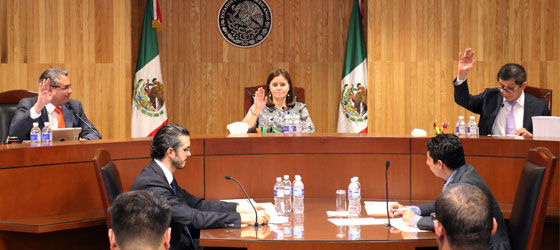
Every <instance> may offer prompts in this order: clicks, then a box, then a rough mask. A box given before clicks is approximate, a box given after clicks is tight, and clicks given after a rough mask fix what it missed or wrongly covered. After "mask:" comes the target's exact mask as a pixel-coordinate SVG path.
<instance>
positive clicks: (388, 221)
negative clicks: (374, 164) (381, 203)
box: [385, 161, 393, 228]
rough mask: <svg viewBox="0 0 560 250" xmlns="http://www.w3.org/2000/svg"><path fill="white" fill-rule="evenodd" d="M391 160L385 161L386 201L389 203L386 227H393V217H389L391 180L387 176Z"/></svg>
mask: <svg viewBox="0 0 560 250" xmlns="http://www.w3.org/2000/svg"><path fill="white" fill-rule="evenodd" d="M390 165H391V162H390V161H386V162H385V202H386V204H387V225H386V226H385V227H389V228H390V227H393V226H392V225H391V219H390V218H389V181H388V178H387V172H389V166H390Z"/></svg>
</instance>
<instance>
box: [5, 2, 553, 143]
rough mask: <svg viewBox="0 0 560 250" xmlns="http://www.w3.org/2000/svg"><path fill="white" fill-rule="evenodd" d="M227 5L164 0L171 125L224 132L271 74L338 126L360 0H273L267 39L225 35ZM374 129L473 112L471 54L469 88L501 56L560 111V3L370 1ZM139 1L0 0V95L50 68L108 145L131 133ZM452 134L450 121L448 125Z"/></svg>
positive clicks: (320, 122) (484, 81) (489, 75)
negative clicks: (547, 91) (351, 25)
mask: <svg viewBox="0 0 560 250" xmlns="http://www.w3.org/2000/svg"><path fill="white" fill-rule="evenodd" d="M222 3H223V1H222V0H189V1H187V0H163V1H161V8H162V14H163V20H164V24H163V28H162V29H161V31H159V32H158V37H159V47H160V54H161V59H162V70H163V82H164V86H165V88H164V93H165V98H166V101H167V104H168V105H169V106H168V112H169V121H170V122H173V123H180V124H183V125H185V126H187V127H188V128H189V129H190V130H191V131H192V133H193V134H197V135H200V134H221V133H225V132H226V131H225V126H226V125H227V124H228V123H230V122H233V121H236V120H241V119H242V117H243V116H244V114H243V88H244V87H247V86H254V85H258V84H263V83H264V81H265V80H266V76H267V74H268V73H269V72H270V71H271V70H273V69H274V68H278V67H282V68H285V69H287V70H289V71H290V73H291V75H292V79H293V81H294V84H295V85H296V86H300V87H304V88H305V89H306V103H307V105H308V108H309V111H310V113H311V117H312V119H313V121H314V123H315V125H316V128H317V130H318V131H319V132H335V131H336V122H337V111H338V106H337V103H338V101H339V95H340V78H341V72H342V64H343V60H344V49H345V44H346V32H347V29H348V22H349V21H348V19H349V16H350V11H351V3H352V0H343V1H342V0H299V1H296V0H267V3H268V4H269V6H270V7H271V8H272V14H273V18H274V24H273V27H272V32H271V34H270V35H269V37H268V38H267V39H266V40H265V41H264V42H263V43H262V44H260V45H258V46H256V47H253V48H250V49H241V48H237V47H234V46H232V45H230V44H229V43H228V42H226V41H225V40H224V39H223V38H222V37H221V35H220V33H219V31H218V29H217V23H216V19H217V12H218V9H219V8H220V6H221V4H222ZM366 4H367V20H366V22H367V42H368V58H369V66H368V68H369V74H368V79H369V88H370V91H368V92H369V95H370V97H369V100H368V105H369V111H370V114H369V117H370V121H369V128H370V133H372V134H378V133H379V134H399V133H408V132H409V131H410V130H411V129H412V128H415V127H419V128H424V129H429V128H430V125H431V123H432V122H433V120H434V119H437V120H438V121H448V122H450V123H454V122H455V120H456V117H457V116H458V115H460V114H461V115H467V116H468V115H470V113H468V112H467V111H466V110H465V109H463V108H460V107H459V106H458V105H456V104H455V103H454V102H453V97H452V95H453V90H452V84H451V81H452V79H453V77H454V76H455V75H456V72H457V70H456V67H457V66H456V65H457V53H458V52H459V51H460V50H464V49H465V48H466V47H472V48H473V49H474V50H475V51H476V53H477V54H476V58H477V63H476V64H475V69H474V70H473V72H471V74H470V75H469V82H470V83H471V85H470V86H471V90H472V91H473V92H476V93H479V92H481V91H482V90H483V89H484V88H486V87H494V86H495V74H496V72H497V70H498V69H499V67H500V66H501V65H502V64H504V63H506V62H517V63H521V64H522V65H524V66H525V67H526V68H527V70H528V82H529V84H530V85H532V86H539V87H545V88H551V89H553V90H554V96H553V100H554V103H553V105H554V106H553V111H554V112H553V114H554V115H559V114H560V96H559V95H560V83H559V82H558V80H557V79H559V78H560V29H559V27H560V1H558V0H540V1H535V0H530V1H528V0H525V1H521V0H511V1H506V0H496V1H487V0H477V1H473V0H461V1H457V0H441V1H437V0H431V1H427V0H416V1H412V0H368V1H366ZM144 5H145V2H144V1H140V0H115V1H112V0H26V1H20V0H0V91H6V90H11V89H30V90H37V89H38V86H37V78H38V76H39V74H40V73H41V72H42V71H43V70H44V69H46V68H48V67H60V68H64V69H66V70H68V71H69V72H70V80H71V82H72V84H73V86H74V87H73V91H74V92H73V98H75V99H78V100H81V101H82V102H83V103H84V108H85V110H86V112H87V114H88V117H89V118H90V120H91V121H92V122H93V123H94V124H95V125H96V127H98V128H99V129H100V131H101V133H102V134H103V136H104V137H105V138H124V137H128V136H130V132H129V131H130V107H131V99H130V96H131V94H130V93H131V85H132V80H133V79H132V78H133V74H134V69H135V67H136V60H137V53H138V52H137V51H138V44H139V39H140V28H141V25H142V23H141V22H142V18H143V13H144ZM451 126H453V124H451Z"/></svg>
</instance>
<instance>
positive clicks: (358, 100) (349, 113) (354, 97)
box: [340, 83, 368, 122]
mask: <svg viewBox="0 0 560 250" xmlns="http://www.w3.org/2000/svg"><path fill="white" fill-rule="evenodd" d="M340 106H341V108H342V112H344V115H345V116H346V119H348V120H351V121H353V122H363V121H366V120H367V118H368V117H367V89H366V88H365V87H364V85H362V84H361V83H358V84H356V85H355V86H354V84H344V87H343V88H342V98H340Z"/></svg>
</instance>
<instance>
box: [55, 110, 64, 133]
mask: <svg viewBox="0 0 560 250" xmlns="http://www.w3.org/2000/svg"><path fill="white" fill-rule="evenodd" d="M54 111H56V113H57V119H58V128H66V124H64V116H63V115H62V110H61V109H60V108H59V107H56V108H55V109H54Z"/></svg>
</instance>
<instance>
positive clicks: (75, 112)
mask: <svg viewBox="0 0 560 250" xmlns="http://www.w3.org/2000/svg"><path fill="white" fill-rule="evenodd" d="M68 109H69V110H70V111H72V113H74V115H75V116H76V117H78V119H80V121H82V122H83V123H84V124H86V126H88V128H89V129H91V131H93V132H94V133H95V134H96V135H97V137H99V139H101V135H100V134H99V132H97V130H95V129H94V128H93V127H91V126H90V125H89V123H88V122H86V121H85V120H84V119H82V117H80V115H78V112H77V111H76V110H74V109H73V108H72V106H70V105H68Z"/></svg>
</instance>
